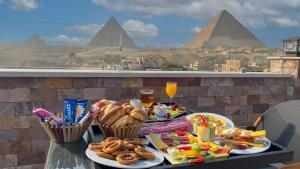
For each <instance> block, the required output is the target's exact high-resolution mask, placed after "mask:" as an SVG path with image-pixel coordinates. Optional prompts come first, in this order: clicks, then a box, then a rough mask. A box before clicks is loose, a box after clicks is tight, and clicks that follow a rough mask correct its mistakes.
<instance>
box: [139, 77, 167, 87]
mask: <svg viewBox="0 0 300 169" xmlns="http://www.w3.org/2000/svg"><path fill="white" fill-rule="evenodd" d="M165 85H166V84H163V79H162V78H152V77H144V78H143V86H144V87H164V86H165Z"/></svg>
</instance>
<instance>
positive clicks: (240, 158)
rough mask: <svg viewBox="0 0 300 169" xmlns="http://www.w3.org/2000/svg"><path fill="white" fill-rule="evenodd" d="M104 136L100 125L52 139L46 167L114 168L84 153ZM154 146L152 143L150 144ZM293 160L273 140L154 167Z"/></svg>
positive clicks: (211, 168) (218, 168)
mask: <svg viewBox="0 0 300 169" xmlns="http://www.w3.org/2000/svg"><path fill="white" fill-rule="evenodd" d="M102 138H103V137H102V135H101V133H100V132H99V129H98V128H97V127H95V128H93V129H92V128H91V127H90V128H89V130H88V132H86V133H85V134H84V136H83V138H82V139H80V140H78V141H76V142H72V143H66V144H58V143H55V142H53V141H51V143H50V147H49V151H48V155H47V159H46V164H45V169H61V168H69V169H111V167H107V166H103V165H100V164H97V163H94V162H93V161H91V160H90V159H88V158H87V157H86V155H85V150H86V148H87V146H88V143H89V142H98V141H99V140H101V139H102ZM150 146H151V145H150ZM292 159H293V152H292V151H290V150H287V149H286V148H284V147H282V146H280V145H277V144H275V143H272V146H271V148H270V149H269V150H267V151H266V152H263V153H258V154H251V155H230V157H229V158H226V159H217V160H212V161H207V162H205V163H203V164H191V163H185V164H179V165H171V164H170V163H169V162H168V161H167V160H165V161H164V162H163V163H162V164H161V165H160V166H156V167H154V168H155V169H167V168H172V169H184V168H189V169H196V168H197V169H224V166H226V168H230V169H240V168H241V166H243V167H242V168H243V169H247V168H249V169H254V168H260V167H261V166H267V165H269V164H273V163H279V162H288V161H291V160H292Z"/></svg>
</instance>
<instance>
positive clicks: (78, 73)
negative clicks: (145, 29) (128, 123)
mask: <svg viewBox="0 0 300 169" xmlns="http://www.w3.org/2000/svg"><path fill="white" fill-rule="evenodd" d="M0 77H238V78H246V77H287V78H288V77H291V75H290V74H287V73H268V72H246V73H240V72H212V71H120V70H70V69H0Z"/></svg>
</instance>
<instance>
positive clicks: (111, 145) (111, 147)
mask: <svg viewBox="0 0 300 169" xmlns="http://www.w3.org/2000/svg"><path fill="white" fill-rule="evenodd" d="M121 146H122V141H121V140H114V141H111V142H108V143H106V144H105V145H104V147H103V151H104V152H105V153H112V152H114V151H117V150H119V149H120V148H121Z"/></svg>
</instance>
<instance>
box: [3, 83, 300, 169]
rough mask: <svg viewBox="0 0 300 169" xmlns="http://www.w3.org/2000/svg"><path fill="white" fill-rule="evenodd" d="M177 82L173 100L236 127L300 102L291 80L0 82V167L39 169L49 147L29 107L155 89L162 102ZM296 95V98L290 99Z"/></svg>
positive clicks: (57, 106) (55, 107)
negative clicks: (168, 87) (276, 107)
mask: <svg viewBox="0 0 300 169" xmlns="http://www.w3.org/2000/svg"><path fill="white" fill-rule="evenodd" d="M167 81H175V82H177V83H178V86H179V87H178V92H177V94H176V97H175V98H174V100H175V101H176V102H178V103H181V104H183V105H185V106H187V107H189V108H191V109H193V110H196V111H209V112H216V113H219V114H223V115H226V116H227V117H229V118H231V119H233V121H234V122H235V123H236V124H237V125H247V124H248V123H249V122H253V121H254V119H255V118H256V117H257V116H259V114H260V113H262V112H264V111H265V110H267V109H268V108H269V107H270V106H271V105H275V104H277V103H280V102H282V101H285V100H287V99H293V98H300V81H292V80H291V79H290V78H283V77H281V78H280V77H278V78H252V77H248V78H240V77H236V78H225V77H224V78H212V77H211V78H210V77H205V78H204V77H203V78H117V77H116V78H25V77H23V78H22V77H20V78H0V145H1V146H0V168H5V167H11V168H17V167H16V166H18V168H30V169H31V168H42V166H43V163H44V162H45V158H46V151H47V149H48V146H49V139H48V136H47V135H46V133H45V132H44V131H43V130H42V128H41V127H40V126H39V124H38V122H37V120H35V118H34V117H33V116H32V115H31V110H32V107H44V108H46V109H48V110H50V111H53V112H57V111H63V100H64V99H65V98H77V99H87V100H89V103H92V102H94V101H95V100H97V99H100V98H107V99H114V100H121V101H126V100H128V99H130V98H137V97H138V92H139V89H141V88H151V89H154V90H155V98H156V100H157V101H162V102H163V101H167V100H168V97H167V96H166V94H165V91H164V90H165V89H164V85H165V83H166V82H167ZM294 93H295V95H294Z"/></svg>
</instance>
